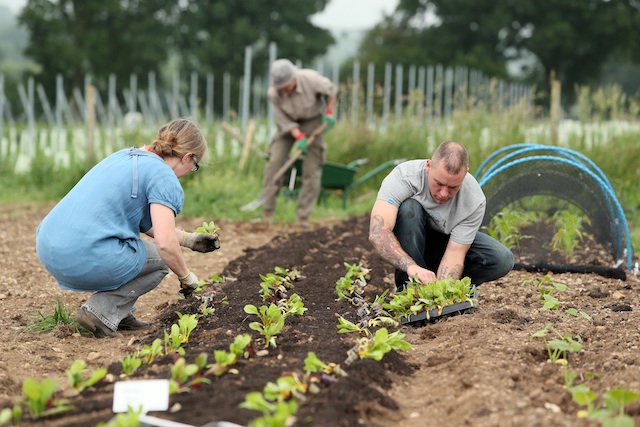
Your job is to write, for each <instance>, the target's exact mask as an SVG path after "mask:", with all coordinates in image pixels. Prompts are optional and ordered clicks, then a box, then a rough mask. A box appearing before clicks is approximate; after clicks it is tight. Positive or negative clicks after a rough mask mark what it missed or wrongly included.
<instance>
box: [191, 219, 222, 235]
mask: <svg viewBox="0 0 640 427" xmlns="http://www.w3.org/2000/svg"><path fill="white" fill-rule="evenodd" d="M196 232H197V233H208V234H212V235H214V236H218V233H219V232H220V227H217V226H216V224H215V223H214V222H213V221H209V222H206V221H205V222H203V223H202V227H198V228H196Z"/></svg>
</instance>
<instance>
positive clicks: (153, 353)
mask: <svg viewBox="0 0 640 427" xmlns="http://www.w3.org/2000/svg"><path fill="white" fill-rule="evenodd" d="M138 354H139V355H140V356H141V357H143V358H144V362H145V363H146V364H147V365H150V364H152V363H153V361H154V360H155V358H156V357H158V356H162V354H163V353H162V340H161V339H160V338H156V339H155V340H153V342H152V343H151V345H145V346H144V347H143V348H142V350H140V352H139V353H138Z"/></svg>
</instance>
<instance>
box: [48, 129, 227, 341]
mask: <svg viewBox="0 0 640 427" xmlns="http://www.w3.org/2000/svg"><path fill="white" fill-rule="evenodd" d="M206 152H207V142H206V140H205V138H204V136H203V134H202V132H201V131H200V129H199V128H198V126H197V125H196V123H195V122H193V121H191V120H189V119H186V118H181V119H176V120H173V121H171V122H170V123H167V124H165V125H163V126H162V127H160V129H159V130H158V133H157V135H156V137H155V140H154V141H153V142H152V143H151V144H149V145H145V146H143V147H142V148H135V147H132V148H127V149H123V150H120V151H118V152H116V153H114V154H112V155H110V156H108V157H107V158H105V159H104V160H102V161H101V162H99V163H98V164H97V165H96V166H95V167H93V168H92V169H91V170H90V171H89V172H88V173H87V174H86V175H85V176H84V177H83V178H82V179H81V180H80V181H78V183H77V184H76V185H75V186H74V187H73V188H72V189H71V190H70V191H69V193H68V194H67V195H66V196H65V197H64V198H63V199H62V200H61V201H60V202H59V203H58V204H56V206H54V208H53V209H52V210H51V211H50V212H49V213H48V214H47V215H46V217H45V218H44V219H43V220H42V222H41V223H40V225H39V226H38V229H37V231H36V251H37V254H38V258H39V259H40V262H42V264H43V265H44V267H45V268H46V269H47V271H48V272H49V273H50V274H51V275H52V276H53V277H54V278H55V279H56V281H57V282H58V285H59V286H60V288H62V289H65V290H71V291H80V292H95V293H94V294H93V295H92V296H91V297H90V298H89V299H87V301H86V302H85V303H84V304H82V306H81V307H80V309H79V310H78V313H77V315H76V320H77V321H78V323H79V324H80V325H82V326H83V327H84V328H85V329H87V330H89V331H90V332H92V333H93V335H94V336H95V337H97V338H105V337H108V338H113V337H119V336H121V334H120V333H119V332H118V331H119V330H138V329H143V328H146V327H148V326H149V324H148V323H147V322H143V321H141V320H138V319H137V318H136V317H135V316H134V313H135V312H136V307H135V303H136V301H137V299H138V298H139V297H140V296H142V295H144V294H145V293H147V292H149V291H151V290H152V289H154V288H156V286H158V284H159V283H160V282H161V281H162V279H163V278H164V277H165V276H166V275H167V274H168V273H169V270H171V271H173V272H174V273H175V274H176V275H177V276H178V278H179V280H180V284H181V286H180V290H179V292H181V294H182V295H183V296H187V295H189V294H190V292H192V291H193V290H194V289H195V288H197V286H198V278H197V277H196V275H195V274H194V273H193V272H191V271H190V270H189V267H188V266H187V264H186V262H185V259H184V257H183V255H182V250H181V248H180V246H184V247H187V248H190V249H191V250H194V251H198V252H210V251H214V250H216V249H218V248H219V247H220V242H219V240H218V238H217V237H216V236H214V235H211V234H208V233H188V232H185V231H182V230H180V229H178V228H176V224H175V217H176V215H178V214H179V213H180V211H181V210H182V207H183V204H184V192H183V190H182V186H181V185H180V182H179V180H178V179H179V178H181V177H183V176H185V175H186V174H188V173H190V172H195V171H197V170H198V168H199V163H200V162H202V160H203V159H204V157H205V154H206ZM140 233H144V234H146V235H147V236H149V237H151V238H153V240H151V239H142V238H141V235H140Z"/></svg>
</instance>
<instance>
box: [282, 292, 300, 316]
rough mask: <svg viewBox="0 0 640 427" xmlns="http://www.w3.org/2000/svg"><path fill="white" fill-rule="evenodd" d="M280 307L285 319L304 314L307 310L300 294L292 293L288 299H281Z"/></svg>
mask: <svg viewBox="0 0 640 427" xmlns="http://www.w3.org/2000/svg"><path fill="white" fill-rule="evenodd" d="M278 307H279V308H280V311H282V316H284V318H285V319H286V318H287V317H290V316H302V315H303V314H304V312H305V311H307V308H306V307H305V306H304V302H302V298H300V295H298V294H293V295H291V296H290V297H289V299H288V300H282V301H279V302H278Z"/></svg>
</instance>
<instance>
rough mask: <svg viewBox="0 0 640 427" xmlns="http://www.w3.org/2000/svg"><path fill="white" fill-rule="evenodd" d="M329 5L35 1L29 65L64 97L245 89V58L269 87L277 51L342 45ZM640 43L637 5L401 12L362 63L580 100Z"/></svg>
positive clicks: (314, 1)
mask: <svg viewBox="0 0 640 427" xmlns="http://www.w3.org/2000/svg"><path fill="white" fill-rule="evenodd" d="M333 1H337V0H333ZM328 2H329V0H270V1H264V0H243V1H232V0H181V1H179V2H176V1H175V0H56V1H53V0H28V1H27V4H26V6H25V7H24V9H23V10H22V11H21V12H20V14H19V16H18V21H19V23H20V24H21V25H23V26H24V27H26V29H27V30H28V32H29V34H30V39H29V42H28V44H27V47H26V49H25V54H26V55H27V56H28V57H29V58H30V59H32V60H33V61H34V62H35V63H37V64H38V65H39V67H38V68H37V69H34V70H30V71H29V73H31V74H33V75H35V77H36V78H37V79H38V81H39V82H41V83H42V84H43V86H44V87H45V89H46V90H47V91H48V92H51V93H53V91H54V89H55V80H56V76H57V75H62V76H63V78H64V79H65V82H67V84H69V85H71V86H75V87H82V86H83V79H84V78H85V76H86V75H91V76H92V78H93V82H94V84H96V85H98V86H100V85H102V86H106V84H107V81H108V79H109V76H110V75H115V76H116V78H117V79H118V81H127V80H128V79H129V76H130V75H131V74H138V75H144V74H146V73H148V72H149V71H150V70H156V71H158V72H159V73H160V75H165V76H168V75H170V74H171V72H174V71H178V72H180V73H181V74H183V75H187V74H189V73H192V72H196V73H198V74H202V75H204V74H209V73H212V74H214V75H217V76H220V75H222V74H223V73H225V72H227V73H231V75H233V76H234V77H237V78H238V80H240V77H241V75H242V73H243V66H244V49H245V47H246V46H251V47H252V50H253V52H254V64H255V66H254V71H255V75H259V74H261V73H266V71H267V67H268V46H269V44H270V43H271V42H275V43H276V44H277V46H278V56H279V57H287V58H290V59H292V60H293V61H301V62H302V63H304V64H305V65H308V64H312V63H313V61H314V60H315V59H316V58H318V57H320V56H321V55H323V54H325V53H326V52H327V50H328V48H329V47H330V46H331V45H332V44H333V43H334V42H336V40H335V38H334V36H333V35H332V34H331V32H330V31H329V30H327V29H324V28H320V27H317V26H315V25H314V24H313V23H312V22H311V21H310V19H309V17H310V16H311V15H313V14H315V13H318V12H320V11H322V10H323V9H324V8H325V7H326V5H327V4H328ZM639 42H640V2H638V1H637V0H542V1H541V0H495V1H489V0H480V1H478V0H400V1H399V3H398V6H397V8H396V10H395V11H394V12H393V13H391V14H390V15H388V16H386V17H385V18H384V19H383V21H382V22H381V23H379V24H378V25H377V26H375V27H374V28H372V29H370V30H369V31H367V33H366V35H365V37H364V39H363V41H362V44H361V46H360V48H359V49H358V53H357V55H356V57H355V58H353V59H357V60H358V61H360V63H363V64H365V63H375V64H384V63H387V62H391V63H394V64H401V65H406V66H410V65H428V64H442V65H444V66H456V65H458V66H465V67H469V68H472V69H476V70H479V71H481V72H483V73H485V74H487V75H490V76H495V77H498V78H502V79H519V80H521V81H522V82H525V83H534V84H536V85H537V86H538V87H540V88H545V87H546V85H547V82H548V81H549V76H550V75H551V73H553V75H555V76H556V77H557V78H558V79H559V80H560V81H561V82H562V85H563V90H564V92H565V94H567V95H569V97H571V94H572V92H573V90H574V87H575V85H588V84H593V83H595V82H596V81H597V80H598V79H599V78H601V77H602V70H603V69H605V68H604V67H608V68H607V69H609V70H610V69H611V68H612V67H611V64H623V65H624V66H627V67H628V66H632V67H635V66H637V63H638V60H639V59H640V43H639ZM349 62H352V61H347V62H346V64H348V63H349ZM345 67H346V68H348V67H349V65H345ZM614 68H615V67H614ZM341 75H349V70H348V69H346V70H345V71H344V72H341ZM633 79H635V85H636V86H635V87H636V88H637V87H638V85H639V84H638V82H637V80H638V77H634V78H633ZM140 83H141V84H142V85H143V84H144V83H143V82H140ZM632 87H633V85H632Z"/></svg>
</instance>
